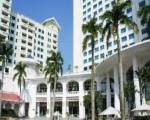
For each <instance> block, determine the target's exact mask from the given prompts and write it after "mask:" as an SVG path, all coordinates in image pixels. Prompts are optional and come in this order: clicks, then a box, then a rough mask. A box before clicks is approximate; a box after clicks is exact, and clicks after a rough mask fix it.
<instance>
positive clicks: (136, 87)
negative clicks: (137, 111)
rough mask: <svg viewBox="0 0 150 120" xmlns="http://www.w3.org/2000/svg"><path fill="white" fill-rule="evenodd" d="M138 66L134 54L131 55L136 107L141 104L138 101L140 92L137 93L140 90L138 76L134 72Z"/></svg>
mask: <svg viewBox="0 0 150 120" xmlns="http://www.w3.org/2000/svg"><path fill="white" fill-rule="evenodd" d="M138 67H139V65H138V59H137V57H136V56H134V57H133V71H134V73H133V79H134V86H135V90H136V91H135V106H136V107H138V106H140V105H141V103H140V93H139V91H140V86H139V79H138V77H137V75H136V73H135V71H137V70H138Z"/></svg>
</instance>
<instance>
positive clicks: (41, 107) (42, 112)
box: [37, 102, 47, 117]
mask: <svg viewBox="0 0 150 120" xmlns="http://www.w3.org/2000/svg"><path fill="white" fill-rule="evenodd" d="M46 112H47V103H46V102H38V103H37V115H38V116H39V117H43V116H46Z"/></svg>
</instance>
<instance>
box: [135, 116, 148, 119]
mask: <svg viewBox="0 0 150 120" xmlns="http://www.w3.org/2000/svg"><path fill="white" fill-rule="evenodd" d="M133 120H150V116H137V117H134V119H133Z"/></svg>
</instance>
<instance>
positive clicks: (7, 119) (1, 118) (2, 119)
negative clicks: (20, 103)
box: [0, 117, 9, 120]
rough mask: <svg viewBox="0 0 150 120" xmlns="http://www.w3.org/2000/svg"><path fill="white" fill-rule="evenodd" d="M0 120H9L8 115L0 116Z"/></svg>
mask: <svg viewBox="0 0 150 120" xmlns="http://www.w3.org/2000/svg"><path fill="white" fill-rule="evenodd" d="M0 120H9V118H8V117H0Z"/></svg>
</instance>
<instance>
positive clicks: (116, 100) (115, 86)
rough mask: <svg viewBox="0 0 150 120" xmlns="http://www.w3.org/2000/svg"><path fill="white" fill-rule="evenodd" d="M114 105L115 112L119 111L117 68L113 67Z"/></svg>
mask: <svg viewBox="0 0 150 120" xmlns="http://www.w3.org/2000/svg"><path fill="white" fill-rule="evenodd" d="M114 102H115V103H114V105H115V108H116V109H117V110H120V99H119V81H118V67H117V65H116V66H114Z"/></svg>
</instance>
